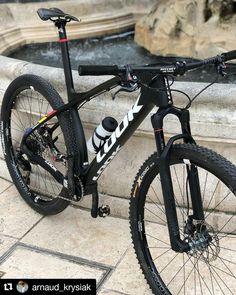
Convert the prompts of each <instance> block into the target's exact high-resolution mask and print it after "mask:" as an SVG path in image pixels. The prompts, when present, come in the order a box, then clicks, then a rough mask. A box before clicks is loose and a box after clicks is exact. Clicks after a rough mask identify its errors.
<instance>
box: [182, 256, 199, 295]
mask: <svg viewBox="0 0 236 295" xmlns="http://www.w3.org/2000/svg"><path fill="white" fill-rule="evenodd" d="M189 260H190V261H191V263H192V264H193V262H192V260H191V259H190V257H189V258H188V260H187V261H189ZM197 263H198V260H197ZM194 268H195V265H194V264H193V268H192V270H191V271H190V273H189V274H188V276H187V279H186V280H185V281H184V283H183V285H182V287H181V288H180V290H179V292H178V293H177V295H178V294H179V293H180V292H181V290H182V289H183V288H185V283H186V282H187V280H188V279H189V277H190V276H191V274H192V272H193V270H194Z"/></svg>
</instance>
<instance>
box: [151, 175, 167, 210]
mask: <svg viewBox="0 0 236 295" xmlns="http://www.w3.org/2000/svg"><path fill="white" fill-rule="evenodd" d="M158 179H159V178H158ZM150 187H151V189H152V191H153V192H154V194H155V196H156V198H157V200H158V202H159V204H161V201H160V199H159V197H158V195H157V193H156V191H155V190H154V188H153V186H152V185H151V186H150ZM163 213H164V214H165V210H164V209H163Z"/></svg>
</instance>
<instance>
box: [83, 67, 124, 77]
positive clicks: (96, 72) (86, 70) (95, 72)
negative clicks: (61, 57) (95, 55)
mask: <svg viewBox="0 0 236 295" xmlns="http://www.w3.org/2000/svg"><path fill="white" fill-rule="evenodd" d="M78 71H79V74H80V76H86V75H90V76H101V75H113V76H117V75H119V73H120V71H119V68H118V66H117V65H111V66H107V65H106V66H103V65H95V66H94V65H80V66H79V68H78Z"/></svg>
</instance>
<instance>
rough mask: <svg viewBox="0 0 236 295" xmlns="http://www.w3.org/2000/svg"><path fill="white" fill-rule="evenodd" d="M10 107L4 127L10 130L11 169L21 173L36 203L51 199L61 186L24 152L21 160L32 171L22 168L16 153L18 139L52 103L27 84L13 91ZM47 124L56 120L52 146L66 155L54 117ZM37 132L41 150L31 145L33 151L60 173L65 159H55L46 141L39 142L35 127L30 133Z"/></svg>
mask: <svg viewBox="0 0 236 295" xmlns="http://www.w3.org/2000/svg"><path fill="white" fill-rule="evenodd" d="M10 107H11V110H10V116H9V121H8V124H7V127H8V132H9V149H10V155H11V161H12V163H13V166H15V168H14V172H15V173H17V175H18V177H19V176H20V177H21V181H23V182H24V183H25V185H26V187H27V189H28V191H29V195H30V197H31V199H32V200H33V201H34V202H35V203H37V204H38V205H48V204H49V203H51V202H54V201H55V199H57V197H58V196H59V195H60V194H61V192H62V189H63V186H62V185H61V184H59V183H58V182H56V180H55V179H54V178H53V177H52V176H51V174H50V173H49V172H47V171H46V170H44V169H43V168H41V167H40V166H39V165H36V164H33V163H32V162H30V161H29V159H28V157H27V156H26V155H23V161H24V160H25V161H27V162H29V163H30V166H31V171H30V172H29V171H24V169H22V161H20V160H19V159H18V157H19V156H18V155H19V151H20V142H21V139H22V136H23V134H24V133H25V130H26V129H27V128H30V127H32V126H34V125H35V124H36V123H37V122H38V120H39V119H40V118H42V117H43V116H44V115H46V114H47V113H49V112H50V111H52V107H51V106H50V104H49V102H48V101H47V100H46V99H45V98H44V96H43V95H42V94H40V93H39V92H38V91H36V90H35V89H33V88H26V87H25V88H22V89H21V90H20V91H19V92H18V93H16V95H14V97H13V98H12V102H11V105H10ZM46 124H47V126H48V127H49V128H51V127H52V126H54V125H55V124H57V125H58V127H57V128H55V131H54V132H53V133H52V136H51V137H52V139H55V138H56V137H58V139H57V140H56V143H55V146H56V147H57V148H58V150H59V151H60V152H61V153H62V154H63V155H66V151H65V142H64V137H63V134H62V131H61V128H60V126H59V124H58V120H57V118H56V117H54V118H52V119H51V120H49V121H48V122H47V123H46ZM46 124H45V125H46ZM57 125H56V126H57ZM45 132H46V131H45ZM45 134H46V133H45ZM36 135H37V139H35V140H34V142H33V143H34V145H35V146H36V145H37V142H38V144H39V145H40V144H41V150H40V148H39V147H38V149H37V147H34V148H33V150H32V151H33V152H34V153H40V155H41V156H42V157H43V158H44V159H45V160H47V161H49V162H50V163H51V164H53V165H54V166H55V167H56V168H57V169H58V170H59V171H60V172H61V173H63V175H65V162H63V163H62V162H57V161H55V160H56V159H55V158H54V156H55V155H54V154H53V152H52V150H51V149H50V148H49V146H47V143H46V141H44V142H43V143H42V136H41V139H40V135H39V134H37V131H36V132H35V133H33V135H32V136H33V137H34V138H36ZM40 141H41V142H40ZM31 143H32V140H31ZM31 148H32V146H31ZM21 157H22V155H21ZM53 158H54V160H53ZM21 159H22V158H21Z"/></svg>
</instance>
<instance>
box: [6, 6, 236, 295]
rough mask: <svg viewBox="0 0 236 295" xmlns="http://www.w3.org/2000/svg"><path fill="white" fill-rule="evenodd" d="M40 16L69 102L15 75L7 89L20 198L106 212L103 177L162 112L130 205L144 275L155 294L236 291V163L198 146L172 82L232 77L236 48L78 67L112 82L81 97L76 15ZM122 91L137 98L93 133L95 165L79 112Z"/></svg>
mask: <svg viewBox="0 0 236 295" xmlns="http://www.w3.org/2000/svg"><path fill="white" fill-rule="evenodd" d="M38 14H39V16H40V18H41V19H42V20H44V21H46V20H51V21H53V22H54V24H55V26H56V27H57V28H58V33H59V42H60V44H61V50H62V59H63V65H64V72H65V79H66V86H67V94H68V103H64V102H63V100H62V98H61V97H60V96H59V94H58V93H57V92H56V90H55V89H54V88H53V87H52V86H51V85H50V84H49V83H48V82H46V81H45V80H43V79H42V78H41V77H38V76H35V75H23V76H20V77H18V78H16V79H15V80H14V81H12V83H11V84H10V85H9V87H8V88H7V90H6V93H5V95H4V98H3V102H2V112H1V134H2V145H3V152H4V155H5V159H6V163H7V166H8V169H9V172H10V174H11V177H12V179H13V182H14V184H15V185H16V187H17V189H18V191H19V193H20V194H21V196H22V197H23V199H24V200H25V201H26V202H27V203H28V204H29V205H30V206H31V207H32V208H33V209H34V210H36V211H37V212H39V213H41V214H44V215H51V214H57V213H59V212H61V211H62V210H64V209H65V208H66V207H67V206H68V205H69V204H70V203H71V202H72V201H73V202H79V201H80V199H81V198H82V197H84V196H87V195H92V208H91V215H92V217H94V218H95V217H97V216H103V217H104V216H106V215H108V214H109V211H110V210H109V207H108V206H102V207H99V206H98V203H99V200H98V199H99V197H98V191H97V181H98V179H99V177H100V175H101V174H102V172H103V171H104V170H105V168H106V167H107V166H108V164H109V163H110V162H111V161H112V159H113V158H114V157H115V156H116V155H117V153H118V152H119V150H120V149H121V148H122V146H123V145H124V144H125V142H126V141H127V140H128V139H129V137H130V136H131V135H132V134H133V132H134V131H135V130H136V129H137V128H138V126H139V125H140V123H141V122H142V121H143V120H144V119H145V118H146V116H147V115H148V114H149V113H150V111H151V110H152V109H153V108H154V107H155V106H156V107H158V110H157V112H156V113H155V114H153V115H152V117H151V122H152V126H153V130H154V134H155V141H156V146H157V152H154V153H153V154H152V155H151V156H150V157H149V158H148V159H147V160H146V161H145V162H144V163H143V165H142V167H141V168H140V170H139V171H138V173H137V176H136V178H135V180H134V184H133V187H132V192H131V199H130V227H131V233H132V240H133V244H134V248H135V252H136V254H137V258H138V261H139V263H140V266H141V269H142V271H143V273H144V275H145V277H146V280H147V282H148V284H149V285H150V287H151V289H152V291H153V292H154V294H191V295H193V294H204V295H205V294H236V277H235V276H236V222H235V221H236V220H235V216H236V211H235V208H236V198H235V195H236V167H235V166H234V165H233V164H231V163H230V162H229V161H227V160H226V159H225V158H223V157H222V156H221V155H218V154H217V153H215V152H213V151H211V150H209V149H206V148H204V147H201V146H198V145H197V144H196V143H195V141H194V139H193V137H192V135H191V130H190V119H189V111H188V108H189V107H190V106H191V103H192V101H193V99H192V100H191V99H190V100H189V102H188V104H187V106H186V107H184V108H177V107H176V106H175V105H174V103H173V99H172V91H171V84H172V81H173V80H172V78H171V79H170V77H174V76H176V75H183V74H184V73H185V72H186V71H188V70H190V69H195V68H198V67H201V66H204V65H207V64H215V65H216V69H217V71H218V73H219V74H221V75H225V73H224V71H225V62H226V61H229V60H232V59H236V51H231V52H227V53H223V54H221V55H218V56H216V57H212V58H209V59H206V60H202V61H198V62H194V63H186V62H184V61H179V62H176V63H174V64H173V65H167V64H163V65H145V66H130V65H129V66H117V65H112V66H101V65H99V66H98V65H89V66H79V74H80V75H113V76H114V77H112V78H111V79H110V80H108V81H106V82H104V83H102V84H101V85H98V86H96V87H95V88H93V89H91V90H89V91H87V92H80V93H76V92H75V90H74V86H73V79H72V72H71V65H70V59H69V52H68V39H67V36H66V30H65V27H66V24H67V22H70V21H78V19H77V18H76V17H73V16H71V15H67V14H65V13H64V12H63V11H61V10H59V9H57V8H54V9H39V10H38ZM117 86H120V88H119V91H127V92H132V91H135V90H140V94H139V96H138V98H137V101H136V102H135V104H134V105H133V106H132V108H131V109H130V111H129V112H128V114H127V115H125V117H124V119H123V121H122V122H121V123H120V124H117V122H116V120H115V119H113V118H111V117H108V118H105V119H104V120H103V122H102V123H101V125H99V127H98V128H96V130H95V132H94V134H93V136H92V138H91V139H90V142H89V144H88V145H89V147H90V148H91V149H93V150H94V151H95V152H96V157H95V158H94V160H93V161H92V162H91V163H90V164H89V163H88V151H87V144H86V140H85V136H84V130H83V127H82V124H81V120H80V117H79V112H78V110H79V109H80V108H81V107H82V106H83V105H84V104H85V103H86V102H88V101H90V100H91V99H93V98H94V97H96V96H97V95H99V94H101V93H103V92H105V91H109V90H111V89H112V88H114V87H117ZM169 114H172V115H175V116H176V117H177V118H178V119H179V122H180V126H181V129H182V133H181V134H178V135H175V136H173V137H171V138H170V139H169V141H168V142H167V143H165V136H164V131H163V120H164V118H165V117H166V116H167V115H169ZM177 141H178V143H176V142H177ZM137 294H138V293H137Z"/></svg>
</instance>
